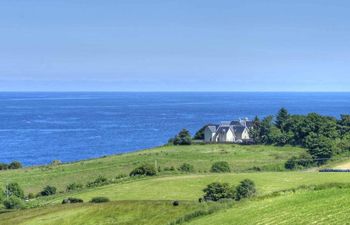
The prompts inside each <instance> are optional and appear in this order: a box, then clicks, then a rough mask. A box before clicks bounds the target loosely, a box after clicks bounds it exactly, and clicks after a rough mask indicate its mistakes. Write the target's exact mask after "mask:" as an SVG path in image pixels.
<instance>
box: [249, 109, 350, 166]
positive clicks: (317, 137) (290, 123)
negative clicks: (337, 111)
mask: <svg viewBox="0 0 350 225" xmlns="http://www.w3.org/2000/svg"><path fill="white" fill-rule="evenodd" d="M349 131H350V115H341V116H340V119H337V118H335V117H331V116H322V115H320V114H317V113H309V114H307V115H293V114H290V113H289V112H288V111H287V109H285V108H281V109H280V110H279V111H278V113H277V115H276V116H275V117H274V116H267V117H265V118H263V119H260V118H259V117H257V116H256V117H255V118H254V120H253V128H252V129H251V130H250V137H251V138H252V140H253V142H254V143H255V144H274V145H279V146H284V145H293V146H301V147H304V148H306V149H307V152H308V153H309V155H305V154H303V155H301V156H300V157H299V158H300V159H299V160H298V158H294V159H291V160H290V162H289V163H291V164H293V162H292V161H294V164H300V166H307V165H305V164H308V163H315V164H317V165H321V164H324V163H325V162H326V161H327V160H329V159H330V158H332V156H334V155H336V154H341V153H345V152H348V151H349V150H350V132H349ZM286 167H287V166H286ZM292 167H293V165H292Z"/></svg>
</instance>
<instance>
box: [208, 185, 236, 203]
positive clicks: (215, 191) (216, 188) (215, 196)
mask: <svg viewBox="0 0 350 225" xmlns="http://www.w3.org/2000/svg"><path fill="white" fill-rule="evenodd" d="M203 192H204V196H203V198H204V200H206V201H219V200H220V199H233V198H234V196H235V191H234V188H233V187H231V186H230V185H229V184H228V183H219V182H214V183H211V184H209V185H208V186H207V187H206V188H205V189H203Z"/></svg>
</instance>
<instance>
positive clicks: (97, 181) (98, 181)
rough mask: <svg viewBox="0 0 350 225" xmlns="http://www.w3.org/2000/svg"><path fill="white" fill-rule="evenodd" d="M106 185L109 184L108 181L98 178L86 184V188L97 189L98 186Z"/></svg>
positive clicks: (101, 177)
mask: <svg viewBox="0 0 350 225" xmlns="http://www.w3.org/2000/svg"><path fill="white" fill-rule="evenodd" d="M108 183H109V181H108V179H107V178H106V177H103V176H99V177H97V178H96V179H95V180H94V181H92V182H88V183H87V184H86V186H87V187H98V186H102V185H106V184H108Z"/></svg>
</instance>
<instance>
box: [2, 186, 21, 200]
mask: <svg viewBox="0 0 350 225" xmlns="http://www.w3.org/2000/svg"><path fill="white" fill-rule="evenodd" d="M4 193H5V195H6V197H11V196H16V197H18V198H21V199H23V198H24V191H23V190H22V188H21V187H20V186H19V184H18V183H9V184H8V185H6V187H5V191H4Z"/></svg>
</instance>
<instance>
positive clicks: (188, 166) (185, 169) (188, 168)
mask: <svg viewBox="0 0 350 225" xmlns="http://www.w3.org/2000/svg"><path fill="white" fill-rule="evenodd" d="M179 170H180V171H182V172H187V173H190V172H193V171H194V167H193V166H192V165H191V164H189V163H184V164H182V165H181V166H180V167H179Z"/></svg>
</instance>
